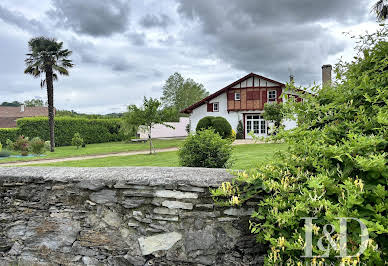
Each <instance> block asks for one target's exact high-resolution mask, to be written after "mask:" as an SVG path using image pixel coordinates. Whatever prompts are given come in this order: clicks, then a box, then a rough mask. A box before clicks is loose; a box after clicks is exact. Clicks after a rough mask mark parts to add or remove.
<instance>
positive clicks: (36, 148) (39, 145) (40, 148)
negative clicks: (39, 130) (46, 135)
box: [30, 137, 46, 154]
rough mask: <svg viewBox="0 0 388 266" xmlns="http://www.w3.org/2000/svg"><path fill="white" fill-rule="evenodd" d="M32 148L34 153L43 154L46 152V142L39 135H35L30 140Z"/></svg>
mask: <svg viewBox="0 0 388 266" xmlns="http://www.w3.org/2000/svg"><path fill="white" fill-rule="evenodd" d="M30 150H31V152H32V153H33V154H43V153H44V152H45V150H46V149H45V143H44V141H43V140H41V139H40V138H39V137H35V138H33V139H32V140H31V141H30Z"/></svg>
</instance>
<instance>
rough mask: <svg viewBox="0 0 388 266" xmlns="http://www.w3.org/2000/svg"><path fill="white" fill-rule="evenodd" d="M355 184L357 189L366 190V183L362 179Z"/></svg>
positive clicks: (355, 181)
mask: <svg viewBox="0 0 388 266" xmlns="http://www.w3.org/2000/svg"><path fill="white" fill-rule="evenodd" d="M354 184H355V185H356V187H359V188H360V190H361V191H363V190H364V183H363V182H362V180H361V179H356V180H354Z"/></svg>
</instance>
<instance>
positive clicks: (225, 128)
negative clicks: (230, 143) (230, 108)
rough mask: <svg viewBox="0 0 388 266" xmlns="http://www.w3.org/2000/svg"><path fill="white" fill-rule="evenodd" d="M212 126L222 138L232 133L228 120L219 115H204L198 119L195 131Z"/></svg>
mask: <svg viewBox="0 0 388 266" xmlns="http://www.w3.org/2000/svg"><path fill="white" fill-rule="evenodd" d="M210 128H213V129H214V131H215V132H216V133H218V134H220V136H221V137H222V138H224V139H225V138H228V137H230V135H231V134H232V127H231V126H230V124H229V122H228V120H226V119H225V118H223V117H221V116H217V117H214V116H206V117H204V118H202V119H201V120H199V121H198V124H197V128H196V131H200V130H203V129H210Z"/></svg>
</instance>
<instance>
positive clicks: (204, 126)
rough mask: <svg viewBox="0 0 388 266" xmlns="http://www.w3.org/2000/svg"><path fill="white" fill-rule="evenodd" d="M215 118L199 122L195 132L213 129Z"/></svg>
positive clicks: (208, 117)
mask: <svg viewBox="0 0 388 266" xmlns="http://www.w3.org/2000/svg"><path fill="white" fill-rule="evenodd" d="M213 118H214V116H205V117H204V118H202V119H201V120H199V121H198V124H197V127H196V128H195V131H200V130H202V129H208V128H210V127H212V125H213Z"/></svg>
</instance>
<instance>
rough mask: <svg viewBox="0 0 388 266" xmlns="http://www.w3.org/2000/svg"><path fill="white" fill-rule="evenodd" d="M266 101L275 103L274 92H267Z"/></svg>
mask: <svg viewBox="0 0 388 266" xmlns="http://www.w3.org/2000/svg"><path fill="white" fill-rule="evenodd" d="M268 101H269V102H275V101H276V90H272V91H268Z"/></svg>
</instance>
